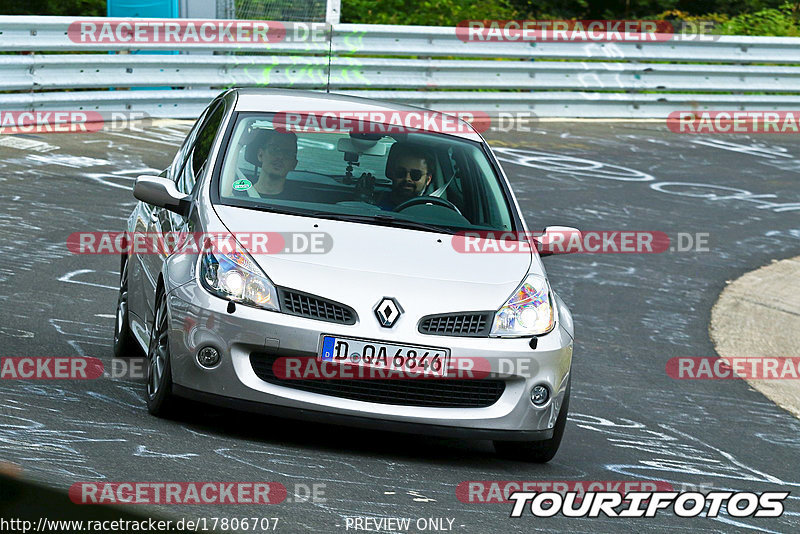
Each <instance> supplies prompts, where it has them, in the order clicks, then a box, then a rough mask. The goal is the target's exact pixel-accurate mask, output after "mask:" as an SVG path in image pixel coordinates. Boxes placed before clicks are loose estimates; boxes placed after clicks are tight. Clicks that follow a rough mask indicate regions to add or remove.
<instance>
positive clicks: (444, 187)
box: [428, 174, 456, 197]
mask: <svg viewBox="0 0 800 534" xmlns="http://www.w3.org/2000/svg"><path fill="white" fill-rule="evenodd" d="M455 178H456V175H455V174H454V175H453V176H451V177H450V179H449V180H448V181H447V183H446V184H444V185H443V186H442V187H440V188H439V189H437V190H436V191H434V192H433V193H431V194H430V195H428V196H431V197H440V196H442V194H443V193H444V190H445V189H447V188H448V186H449V185H450V184H452V183H453V180H455Z"/></svg>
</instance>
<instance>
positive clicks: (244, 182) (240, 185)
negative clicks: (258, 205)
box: [233, 178, 253, 191]
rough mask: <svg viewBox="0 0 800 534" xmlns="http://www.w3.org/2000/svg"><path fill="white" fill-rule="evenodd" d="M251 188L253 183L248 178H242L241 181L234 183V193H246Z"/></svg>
mask: <svg viewBox="0 0 800 534" xmlns="http://www.w3.org/2000/svg"><path fill="white" fill-rule="evenodd" d="M251 187H253V183H252V182H251V181H250V180H248V179H246V178H242V179H241V180H236V181H235V182H233V189H234V191H245V190H247V189H250V188H251Z"/></svg>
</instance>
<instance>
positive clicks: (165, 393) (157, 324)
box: [145, 288, 177, 417]
mask: <svg viewBox="0 0 800 534" xmlns="http://www.w3.org/2000/svg"><path fill="white" fill-rule="evenodd" d="M145 397H146V400H147V411H149V412H150V413H151V414H153V415H155V416H158V417H165V416H168V415H171V414H174V412H175V409H176V404H177V400H176V398H175V396H174V395H173V394H172V367H171V365H170V354H169V314H168V313H167V297H166V295H165V294H164V291H163V289H162V288H159V289H158V291H157V292H156V305H155V314H154V317H153V328H151V329H150V345H149V348H148V349H147V385H146V389H145Z"/></svg>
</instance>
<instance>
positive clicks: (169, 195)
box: [133, 175, 190, 217]
mask: <svg viewBox="0 0 800 534" xmlns="http://www.w3.org/2000/svg"><path fill="white" fill-rule="evenodd" d="M133 196H135V197H136V198H137V199H139V200H141V201H142V202H146V203H147V204H152V205H153V206H158V207H160V208H164V209H167V210H169V211H172V212H174V213H177V214H178V215H183V216H184V217H185V216H186V215H188V214H189V206H190V200H189V198H190V197H189V195H184V194H183V193H181V192H180V191H178V188H177V187H175V182H173V181H172V180H170V179H169V178H161V177H159V176H145V175H143V176H139V177H138V178H137V179H136V183H135V184H134V185H133Z"/></svg>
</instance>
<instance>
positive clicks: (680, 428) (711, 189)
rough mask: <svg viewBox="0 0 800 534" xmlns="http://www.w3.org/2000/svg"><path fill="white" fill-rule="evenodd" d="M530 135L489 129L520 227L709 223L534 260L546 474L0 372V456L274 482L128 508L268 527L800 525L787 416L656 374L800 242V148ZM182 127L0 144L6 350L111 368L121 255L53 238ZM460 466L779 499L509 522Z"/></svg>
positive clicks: (445, 445)
mask: <svg viewBox="0 0 800 534" xmlns="http://www.w3.org/2000/svg"><path fill="white" fill-rule="evenodd" d="M536 128H537V129H536V130H535V131H533V132H530V133H516V134H511V133H504V134H494V135H491V136H489V138H490V142H491V144H492V145H493V146H494V147H497V148H498V149H499V152H498V155H499V157H501V158H502V160H503V166H504V168H505V170H506V171H507V173H508V174H509V176H510V178H511V181H512V183H513V185H514V189H515V192H516V194H517V197H518V199H519V200H520V202H521V204H522V205H523V207H524V209H525V216H526V219H527V221H528V224H529V225H530V226H531V228H532V229H539V228H543V227H544V226H545V225H556V224H557V225H567V226H575V227H578V228H580V229H582V230H658V231H663V232H666V233H667V234H668V235H669V236H670V237H671V238H673V239H674V238H675V237H676V236H677V234H678V233H679V232H685V233H690V234H692V235H694V234H697V233H708V248H709V251H707V252H696V251H690V252H679V251H672V252H665V253H662V254H576V255H571V256H560V257H559V256H554V257H551V258H546V259H545V263H546V267H547V269H548V273H549V276H550V281H551V283H552V285H553V287H554V288H555V289H556V290H557V291H558V292H559V294H560V295H561V296H562V298H563V299H564V300H565V301H566V302H567V303H568V304H569V306H570V307H571V309H572V311H573V313H574V319H575V327H576V338H577V339H576V350H575V357H574V364H573V372H574V380H573V397H572V402H571V406H570V419H569V422H568V425H567V430H566V433H565V436H564V441H563V443H562V446H561V449H560V451H559V453H558V455H557V456H556V458H555V459H554V460H553V461H552V462H550V463H549V464H547V465H530V464H525V463H517V462H511V461H507V460H501V459H498V458H496V457H495V456H494V455H493V450H492V445H491V444H490V443H489V442H461V441H458V440H442V439H433V438H425V437H419V436H406V435H397V434H391V433H383V432H375V431H363V430H351V429H342V428H340V427H332V426H322V425H311V424H308V423H299V422H293V421H285V420H281V419H276V418H268V417H263V416H253V415H248V414H240V413H236V412H230V411H227V410H223V409H217V408H213V407H207V406H203V405H193V406H192V409H191V412H190V414H188V415H186V416H185V417H183V418H182V419H180V420H175V421H170V420H160V419H156V418H154V417H151V416H150V415H149V414H148V413H147V410H146V408H145V403H144V400H143V390H144V385H143V381H142V380H133V379H114V378H101V379H98V380H92V381H24V380H3V381H0V389H2V398H3V401H2V404H1V405H0V406H1V407H0V459H2V460H5V461H8V462H12V463H14V464H17V465H19V466H21V468H22V472H23V476H25V477H28V478H30V479H33V480H36V481H39V482H44V483H46V484H48V485H50V486H54V487H58V488H62V489H66V488H68V487H69V486H70V485H72V484H73V483H75V482H83V481H273V482H280V483H282V484H284V485H285V486H286V487H287V488H288V490H289V497H288V499H287V501H286V502H284V503H281V504H277V505H271V506H253V505H237V506H225V507H222V506H217V507H209V506H205V505H183V506H149V507H141V506H140V507H139V508H137V510H136V511H137V512H140V513H142V512H143V513H147V514H150V515H160V516H163V517H167V518H181V517H187V518H198V517H221V516H226V517H278V518H280V522H279V525H278V531H283V532H297V531H316V532H344V531H345V519H346V518H347V517H354V516H362V517H363V516H368V517H408V518H412V521H415V520H416V519H417V518H423V517H424V518H450V519H454V521H453V523H452V530H453V531H454V532H458V533H462V532H463V533H487V532H534V531H542V532H611V533H618V532H661V531H665V530H666V529H667V528H668V529H670V531H672V532H681V531H685V532H698V531H699V532H732V531H741V532H747V531H762V532H798V531H800V496H798V491H800V462H798V458H800V438H799V437H798V436H800V422H798V421H797V420H796V419H795V418H793V417H792V416H790V415H789V414H788V413H786V412H784V411H783V410H781V409H779V408H777V407H776V406H774V405H773V404H772V403H771V402H770V401H768V400H767V399H766V398H764V397H763V396H762V395H761V394H760V393H758V392H756V391H754V390H752V389H751V388H749V387H748V385H747V384H746V383H745V382H744V381H738V380H674V379H672V378H670V377H669V376H668V375H667V373H666V371H665V365H666V362H667V360H668V359H669V358H672V357H676V356H713V355H714V349H713V346H712V344H711V341H710V340H709V336H708V322H709V317H710V311H711V308H712V306H713V304H714V302H715V300H716V298H717V296H718V294H719V292H720V291H721V290H722V288H723V287H724V286H725V283H726V281H727V280H732V279H735V278H736V277H738V276H739V275H741V274H742V273H744V272H746V271H749V270H752V269H755V268H757V267H759V266H761V265H765V264H768V263H769V262H770V261H772V260H773V259H783V258H787V257H792V256H796V255H798V253H800V252H799V251H800V185H799V182H798V180H800V142H798V140H797V138H796V137H790V136H779V135H761V136H752V135H741V136H733V135H727V136H725V135H718V136H713V137H712V136H692V135H679V134H675V133H670V132H669V131H668V130H667V129H666V128H665V127H664V126H662V125H661V124H652V123H611V124H600V123H544V124H540V125H539V126H537V127H536ZM185 131H186V127H185V126H183V125H181V126H174V125H173V126H169V125H166V126H161V127H153V128H150V129H148V130H147V131H145V132H131V131H120V132H100V133H92V134H79V135H63V134H62V135H58V134H49V135H16V136H2V138H0V235H1V236H2V240H0V303H1V304H0V340H2V345H0V355H1V356H90V357H96V358H100V359H102V360H103V361H104V362H107V361H110V360H111V357H112V351H111V339H112V329H113V324H114V318H113V314H114V308H115V303H116V284H117V278H118V267H119V261H118V258H117V257H116V256H109V255H101V256H85V255H75V254H72V253H70V252H69V251H68V250H67V247H66V239H67V236H68V235H69V234H71V233H72V232H79V231H99V230H110V231H117V230H123V229H124V222H125V218H126V217H127V215H128V214H129V212H130V210H131V209H132V206H133V205H134V199H133V197H132V195H131V192H130V189H131V186H132V184H133V179H134V177H135V176H136V175H138V174H143V173H147V172H151V171H158V170H161V169H162V168H164V167H165V166H166V165H167V164H168V163H169V162H170V161H171V159H172V157H173V154H174V151H175V149H176V145H177V144H178V143H179V142H180V141H181V140H182V138H183V135H184V133H185ZM676 182H677V183H676ZM775 356H785V355H780V354H776V355H775ZM470 480H543V481H565V480H584V481H598V480H599V481H616V480H621V481H665V482H668V483H670V484H672V486H673V487H674V488H675V489H693V488H698V489H702V490H704V491H708V490H712V489H713V490H724V489H730V490H735V491H754V492H762V491H781V490H783V491H791V492H792V495H790V497H789V498H788V499H787V500H786V502H785V504H786V511H785V513H784V514H783V516H782V517H780V518H775V519H760V518H745V519H735V518H731V517H728V516H723V515H721V516H720V517H718V518H716V519H710V518H702V517H701V518H695V519H682V518H678V517H676V516H674V515H673V514H672V513H671V512H669V511H662V513H659V515H658V516H657V517H655V518H650V519H646V518H641V519H630V518H605V519H567V518H564V517H561V516H557V517H554V518H551V519H539V518H535V517H533V516H532V515H530V514H529V513H527V512H526V514H525V515H523V517H521V518H519V519H511V518H509V512H510V510H511V505H510V504H507V503H506V504H480V503H466V502H461V501H459V499H458V498H457V496H456V491H455V490H456V486H457V485H458V484H459V483H460V482H462V481H470ZM314 484H317V485H319V484H323V485H324V486H317V488H318V489H321V490H322V491H324V495H318V496H319V497H323V498H324V501H322V500H321V499H316V500H313V501H312V500H310V499H305V498H304V497H305V495H306V493H307V492H306V488H311V487H312V486H313V485H314ZM445 525H447V521H445ZM337 527H338V528H337ZM351 531H352V529H351Z"/></svg>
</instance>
